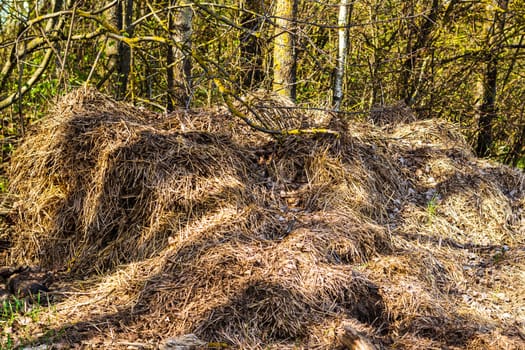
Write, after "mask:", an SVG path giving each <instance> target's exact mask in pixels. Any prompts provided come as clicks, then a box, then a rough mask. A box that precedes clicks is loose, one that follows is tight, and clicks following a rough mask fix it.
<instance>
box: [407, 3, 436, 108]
mask: <svg viewBox="0 0 525 350" xmlns="http://www.w3.org/2000/svg"><path fill="white" fill-rule="evenodd" d="M440 9H441V4H440V1H439V0H432V5H431V7H430V12H429V14H428V16H426V17H425V20H424V21H423V23H422V24H421V26H419V27H417V26H416V24H415V23H412V25H413V27H414V29H413V30H411V33H410V34H409V41H408V45H407V48H406V56H407V59H406V60H405V61H404V62H403V66H402V69H403V70H402V71H401V88H400V91H401V96H400V97H401V99H402V100H404V101H405V103H406V104H407V105H408V106H410V105H412V104H414V102H415V98H416V94H417V91H419V84H421V83H422V79H418V77H422V76H423V70H424V68H425V66H424V64H422V63H420V62H425V60H424V58H423V53H424V51H425V50H428V49H429V43H430V42H431V34H432V31H433V30H434V28H435V27H436V25H437V19H438V15H439V12H440ZM413 11H414V9H413V8H411V13H409V14H408V15H410V16H413V17H416V16H414V13H413ZM413 36H415V42H414V43H412V40H411V39H412V37H413ZM418 70H421V72H420V73H418Z"/></svg>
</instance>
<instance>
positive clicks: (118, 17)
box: [104, 0, 133, 100]
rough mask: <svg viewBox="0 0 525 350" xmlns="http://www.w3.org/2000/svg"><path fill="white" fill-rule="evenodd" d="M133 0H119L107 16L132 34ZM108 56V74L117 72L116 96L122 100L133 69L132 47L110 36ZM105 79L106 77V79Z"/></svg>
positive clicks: (114, 23) (111, 21)
mask: <svg viewBox="0 0 525 350" xmlns="http://www.w3.org/2000/svg"><path fill="white" fill-rule="evenodd" d="M132 11H133V0H118V1H117V4H116V5H115V7H114V9H113V11H112V12H111V13H109V16H108V18H107V20H108V22H110V23H111V24H112V25H113V26H115V27H116V28H118V29H119V30H121V31H123V32H124V33H126V35H127V36H132V35H133V31H132V29H131V28H130V25H131V21H132ZM105 53H106V56H107V57H108V66H107V70H108V72H107V76H109V75H110V74H112V73H113V72H116V73H117V77H116V84H115V97H116V99H117V100H121V99H123V98H124V97H125V96H126V92H127V86H128V79H129V72H130V69H131V49H130V47H129V46H128V45H126V44H125V43H123V42H120V41H118V40H115V39H112V38H108V40H107V44H106V49H105ZM104 80H105V79H104Z"/></svg>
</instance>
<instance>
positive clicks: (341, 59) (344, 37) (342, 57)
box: [332, 0, 353, 111]
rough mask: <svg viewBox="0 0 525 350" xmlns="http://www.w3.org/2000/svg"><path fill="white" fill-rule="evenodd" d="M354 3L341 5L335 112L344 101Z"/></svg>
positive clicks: (343, 0)
mask: <svg viewBox="0 0 525 350" xmlns="http://www.w3.org/2000/svg"><path fill="white" fill-rule="evenodd" d="M352 8H353V3H351V4H348V0H341V3H340V5H339V18H338V20H337V25H338V27H339V28H338V51H337V65H336V67H335V78H334V93H333V101H332V105H333V108H334V110H336V111H339V109H340V108H341V101H342V100H343V79H344V75H345V65H346V54H347V51H348V33H349V28H348V22H349V19H350V16H351V15H352Z"/></svg>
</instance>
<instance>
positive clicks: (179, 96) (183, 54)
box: [166, 0, 193, 111]
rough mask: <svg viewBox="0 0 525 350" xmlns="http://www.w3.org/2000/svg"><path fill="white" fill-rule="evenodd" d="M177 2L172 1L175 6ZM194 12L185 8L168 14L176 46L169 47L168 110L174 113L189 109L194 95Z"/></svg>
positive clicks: (167, 58)
mask: <svg viewBox="0 0 525 350" xmlns="http://www.w3.org/2000/svg"><path fill="white" fill-rule="evenodd" d="M175 3H176V1H174V0H172V1H170V4H171V5H174V4H175ZM192 19H193V11H192V9H191V7H189V6H185V7H181V8H178V9H175V10H173V11H172V12H170V13H169V14H168V27H169V30H170V36H171V38H172V39H173V41H174V42H175V43H176V44H175V45H168V52H167V57H166V60H167V64H168V70H167V78H168V102H167V109H168V111H172V110H173V109H174V108H175V107H176V106H179V107H189V105H190V100H191V93H192V81H191V34H192Z"/></svg>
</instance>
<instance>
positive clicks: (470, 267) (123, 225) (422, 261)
mask: <svg viewBox="0 0 525 350" xmlns="http://www.w3.org/2000/svg"><path fill="white" fill-rule="evenodd" d="M274 103H276V102H275V101H274ZM276 107H278V106H276ZM298 119H300V116H299V117H298ZM341 133H342V136H341V137H340V138H332V137H330V136H326V135H325V136H317V137H316V136H314V137H299V138H293V137H289V138H287V139H285V140H283V141H281V142H276V141H272V140H269V139H265V138H264V137H261V136H260V134H258V133H255V132H253V131H251V130H250V129H248V128H246V127H245V126H243V125H239V124H238V123H237V122H231V121H230V119H229V116H228V114H227V113H225V111H224V110H223V109H221V108H219V109H215V110H208V111H206V110H201V111H194V112H190V113H189V114H188V113H187V112H183V111H181V112H178V113H174V114H173V115H170V116H158V115H154V114H151V113H148V112H146V111H143V110H140V109H136V108H133V107H130V106H128V105H125V104H122V103H117V102H115V101H112V100H111V99H109V98H107V97H105V96H102V95H100V94H98V93H96V92H94V91H91V90H87V91H86V90H78V91H76V92H73V93H71V94H70V95H68V96H66V97H65V98H64V99H63V100H62V102H61V103H59V104H58V105H57V106H56V108H55V110H54V111H53V112H52V113H51V114H50V116H49V117H48V118H47V119H46V120H44V121H43V122H42V123H40V125H39V127H38V128H36V130H35V131H34V133H33V135H32V136H30V137H28V138H27V140H26V142H25V143H24V144H23V145H22V146H21V147H20V149H19V150H18V151H17V153H16V155H15V156H14V157H13V161H12V164H11V170H10V175H11V188H10V190H11V192H12V193H14V194H17V195H18V201H17V202H16V206H15V208H16V216H15V218H14V219H15V220H16V224H17V225H16V230H17V233H16V235H15V237H13V240H14V242H13V247H12V249H11V252H10V259H11V261H10V263H15V262H16V263H25V264H29V263H30V264H39V265H41V266H43V267H45V268H47V269H50V270H54V271H61V275H62V276H63V279H64V280H68V281H70V282H69V284H68V287H67V288H68V290H69V292H68V293H65V294H63V297H62V299H61V300H60V301H59V302H58V304H56V305H55V306H54V309H53V310H54V311H53V313H52V314H50V315H49V317H50V319H51V320H53V321H52V322H54V323H55V325H56V328H57V329H61V330H64V329H65V333H66V334H67V336H68V339H69V340H70V341H72V342H78V343H80V344H84V345H89V346H95V347H97V346H98V347H104V348H119V347H125V346H126V345H125V344H129V337H131V336H132V337H134V339H135V340H134V343H137V342H139V343H140V341H141V342H142V344H143V345H144V344H146V345H144V347H146V348H147V346H149V345H147V344H150V345H151V346H152V347H154V346H155V345H154V344H158V343H159V342H160V340H161V339H165V338H167V337H178V336H181V335H185V334H190V333H191V334H194V335H195V336H197V337H198V338H199V339H201V340H205V341H206V342H209V345H210V346H212V345H213V346H216V347H217V346H219V347H221V346H226V345H229V346H233V347H237V348H254V349H262V348H276V349H277V348H278V349H283V348H297V347H299V348H323V349H329V348H334V349H336V348H341V346H343V345H342V344H344V341H341V339H340V338H339V336H338V334H340V333H341V329H343V328H344V327H350V326H349V325H351V327H352V329H355V330H356V332H357V333H360V334H363V335H366V337H367V339H371V341H373V342H374V343H375V344H376V345H377V346H386V347H390V346H391V347H398V348H399V347H401V348H421V347H423V348H432V347H437V348H439V347H443V346H448V347H450V348H454V347H457V348H472V349H474V348H476V349H477V348H487V349H489V348H491V346H500V345H502V344H510V345H512V346H515V345H516V344H519V343H520V339H519V332H520V331H521V329H522V328H520V327H523V324H522V323H520V322H521V321H519V320H520V318H521V320H523V318H522V317H523V316H525V314H524V312H525V311H524V308H523V306H524V305H525V301H524V300H523V295H521V294H519V293H518V292H517V291H519V290H520V289H519V288H520V287H525V281H524V279H523V276H522V275H520V273H519V271H520V269H521V268H522V267H523V265H525V261H524V258H525V251H523V250H520V249H521V248H519V247H523V243H524V232H523V227H525V225H524V223H525V221H524V205H525V199H524V198H525V195H524V194H525V181H524V178H523V175H522V174H519V173H517V172H515V171H514V170H512V169H509V168H505V167H501V166H495V165H491V164H489V163H484V162H481V161H479V160H476V159H475V158H474V157H473V156H472V154H471V153H470V151H469V150H468V146H467V145H466V144H465V143H464V141H463V139H462V138H461V136H460V135H459V133H458V132H456V131H454V130H453V128H452V127H451V126H450V125H449V124H446V123H443V122H437V121H425V122H413V123H409V124H406V123H405V124H399V125H394V126H392V127H391V128H381V129H380V128H376V127H373V126H371V125H366V124H354V125H351V126H349V127H347V130H341ZM498 249H499V250H498ZM494 252H500V254H502V255H501V257H500V258H498V260H497V261H496V260H495V258H493V254H495V253H494ZM489 270H490V271H491V272H490V273H491V274H492V276H496V275H497V276H498V278H499V280H498V283H502V284H503V283H512V284H513V285H515V286H516V289H515V290H513V291H505V293H504V294H505V295H503V296H502V298H505V300H511V299H512V300H513V302H512V303H508V304H509V310H506V309H505V310H503V309H501V304H497V303H491V301H487V300H480V298H478V296H480V295H482V293H487V292H488V291H491V288H492V287H493V286H494V283H495V282H494V281H492V285H491V286H489V285H488V284H486V282H487V280H486V279H484V278H483V276H485V275H483V276H482V277H480V272H481V273H485V272H487V271H489ZM503 272H504V273H503ZM520 276H521V277H520ZM476 278H477V280H476ZM476 281H477V282H476ZM487 283H488V282H487ZM469 298H470V299H469ZM520 307H521V309H520ZM498 308H499V309H498ZM487 309H488V310H500V311H502V312H501V314H500V315H497V314H488V313H486V312H482V311H480V310H487ZM503 314H505V315H503ZM64 320H67V322H65V321H64ZM511 321H512V322H511ZM514 321H515V322H514ZM509 327H510V328H509ZM512 327H514V328H512ZM347 329H348V328H347ZM503 329H505V331H503ZM509 329H515V330H516V331H515V332H514V333H512V332H510V331H508V330H509ZM57 333H58V332H57ZM352 334H353V333H352ZM110 335H112V336H110ZM137 339H138V340H137ZM489 339H491V341H492V343H491V342H489ZM139 340H140V341H139ZM152 344H153V345H152ZM491 344H496V345H491Z"/></svg>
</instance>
